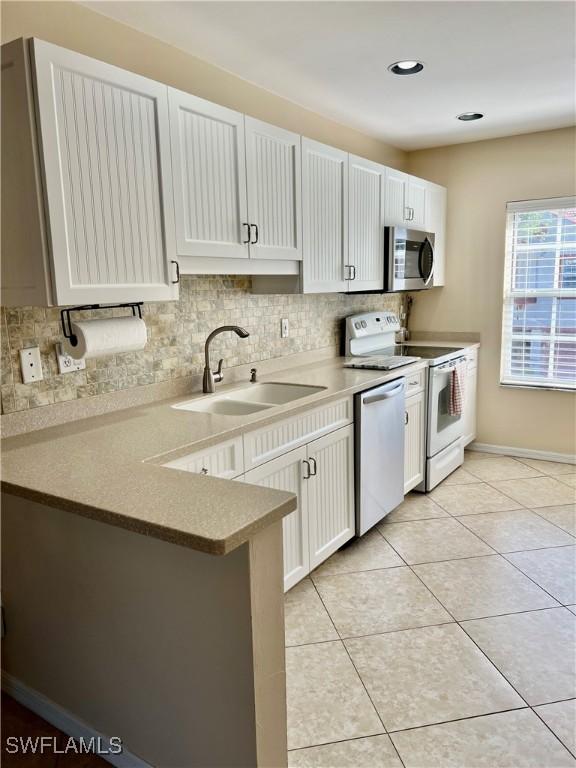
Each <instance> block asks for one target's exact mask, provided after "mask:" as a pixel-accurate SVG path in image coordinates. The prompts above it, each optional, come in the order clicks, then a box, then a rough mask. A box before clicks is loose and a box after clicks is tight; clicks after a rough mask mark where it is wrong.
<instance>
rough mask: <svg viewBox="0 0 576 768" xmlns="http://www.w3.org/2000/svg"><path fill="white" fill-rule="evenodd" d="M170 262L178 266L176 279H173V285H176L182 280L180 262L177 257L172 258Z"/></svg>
mask: <svg viewBox="0 0 576 768" xmlns="http://www.w3.org/2000/svg"><path fill="white" fill-rule="evenodd" d="M170 263H171V264H174V266H175V267H176V280H172V285H176V283H179V282H180V264H179V263H178V262H177V261H176V259H170Z"/></svg>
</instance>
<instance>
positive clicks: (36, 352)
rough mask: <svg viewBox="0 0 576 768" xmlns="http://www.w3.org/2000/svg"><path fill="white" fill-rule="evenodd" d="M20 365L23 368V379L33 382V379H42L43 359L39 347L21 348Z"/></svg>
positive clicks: (28, 382) (25, 381) (25, 382)
mask: <svg viewBox="0 0 576 768" xmlns="http://www.w3.org/2000/svg"><path fill="white" fill-rule="evenodd" d="M20 367H21V369H22V381H23V382H24V384H31V383H32V382H33V381H42V379H43V378H44V374H43V373H42V360H41V359H40V348H39V347H25V348H24V349H21V350H20Z"/></svg>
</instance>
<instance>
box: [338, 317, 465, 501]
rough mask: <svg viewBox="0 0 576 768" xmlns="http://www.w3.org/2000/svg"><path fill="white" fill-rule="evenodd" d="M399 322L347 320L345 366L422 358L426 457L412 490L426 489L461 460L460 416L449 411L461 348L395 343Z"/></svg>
mask: <svg viewBox="0 0 576 768" xmlns="http://www.w3.org/2000/svg"><path fill="white" fill-rule="evenodd" d="M399 330H400V321H399V319H398V317H397V315H395V314H394V312H387V311H384V312H364V313H362V314H359V315H351V316H350V317H347V318H346V329H345V355H346V359H345V362H344V366H345V367H347V368H368V369H374V370H383V371H389V370H395V369H400V370H399V373H400V372H401V369H402V366H404V365H409V364H410V363H413V362H416V361H417V360H420V359H424V360H426V361H427V363H428V372H427V398H426V402H427V415H426V441H425V445H426V456H425V467H426V470H425V476H424V481H423V482H422V483H421V484H420V485H419V486H417V488H416V489H415V490H418V491H423V492H425V491H430V490H432V488H434V487H435V486H436V485H438V483H440V482H441V481H442V480H444V478H445V477H447V476H448V475H449V474H450V473H451V472H453V471H454V470H455V469H457V468H458V467H459V466H461V465H462V463H463V461H464V445H463V441H462V435H463V426H464V425H463V418H462V414H461V413H460V414H453V413H450V408H449V403H450V388H451V383H452V371H453V370H454V369H455V368H459V369H460V371H461V372H462V373H463V372H464V371H463V369H464V367H465V362H466V354H465V351H464V348H463V347H432V346H427V345H424V344H418V343H417V342H416V343H414V342H411V343H409V344H396V341H395V338H396V332H397V331H399Z"/></svg>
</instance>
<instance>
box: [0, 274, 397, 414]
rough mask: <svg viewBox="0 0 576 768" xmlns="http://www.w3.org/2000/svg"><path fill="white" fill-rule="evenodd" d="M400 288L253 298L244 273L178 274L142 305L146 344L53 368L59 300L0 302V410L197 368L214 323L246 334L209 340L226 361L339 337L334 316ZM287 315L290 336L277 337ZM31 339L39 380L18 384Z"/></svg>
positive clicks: (383, 302)
mask: <svg viewBox="0 0 576 768" xmlns="http://www.w3.org/2000/svg"><path fill="white" fill-rule="evenodd" d="M399 302H400V297H399V295H398V294H387V295H381V294H365V295H349V296H347V295H345V294H313V295H277V294H274V295H258V294H253V293H251V279H250V277H244V276H201V277H192V276H186V277H183V278H182V281H181V284H180V299H179V301H177V302H162V303H161V302H156V303H146V304H144V307H143V317H144V320H145V322H146V326H147V329H148V344H147V345H146V348H145V349H144V350H142V351H141V352H127V353H124V354H118V355H111V356H109V357H103V358H98V359H95V360H87V361H86V370H84V371H77V372H73V373H66V374H62V375H60V374H59V373H58V366H57V362H56V352H55V344H57V343H58V342H60V341H62V330H61V327H60V310H59V308H57V307H53V308H42V307H19V308H5V307H2V308H1V323H2V327H1V361H2V374H1V375H2V378H1V388H0V393H1V396H2V412H3V413H11V412H14V411H22V410H26V409H28V408H35V407H37V406H41V405H48V404H50V403H59V402H63V401H66V400H75V399H77V398H82V397H91V396H93V395H100V394H105V393H108V392H114V391H118V390H121V389H128V388H131V387H138V386H142V385H146V384H154V383H157V382H163V381H167V380H169V379H176V378H180V377H187V376H191V375H193V374H199V373H202V369H203V367H204V356H203V355H204V341H205V339H206V336H207V335H208V333H209V332H210V331H211V330H213V329H214V328H216V327H217V326H219V325H227V324H237V325H241V326H243V327H245V328H246V329H247V330H248V331H249V332H250V337H249V338H247V339H238V338H237V337H236V336H235V335H234V334H223V335H222V336H219V337H218V338H217V339H215V340H214V342H213V344H212V360H213V361H214V364H215V363H216V362H217V360H218V357H223V358H224V360H225V366H226V367H232V366H234V365H242V364H245V363H251V362H258V361H259V360H267V359H270V358H276V357H282V356H284V355H289V354H292V353H295V352H305V351H309V350H314V349H321V348H323V347H336V346H337V345H338V344H339V343H340V336H341V322H340V321H341V319H342V318H343V317H345V316H346V315H349V314H352V313H353V312H361V311H365V310H372V309H390V310H395V311H398V309H399ZM114 312H117V314H118V315H122V314H126V310H110V311H101V312H97V313H96V312H85V313H83V315H84V316H85V317H91V316H93V317H102V316H104V315H105V314H109V315H113V314H114ZM283 317H287V318H288V320H289V322H290V336H289V338H287V339H281V338H280V320H281V318H283ZM30 346H39V347H40V351H41V354H42V368H43V372H44V379H43V380H42V381H39V382H34V383H32V384H23V383H22V376H21V372H20V358H19V354H18V353H19V350H20V349H22V348H23V347H30Z"/></svg>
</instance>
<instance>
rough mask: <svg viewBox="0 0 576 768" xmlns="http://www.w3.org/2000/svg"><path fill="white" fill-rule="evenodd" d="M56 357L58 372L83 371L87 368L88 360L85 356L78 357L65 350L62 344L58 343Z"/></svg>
mask: <svg viewBox="0 0 576 768" xmlns="http://www.w3.org/2000/svg"><path fill="white" fill-rule="evenodd" d="M56 358H57V360H58V372H59V373H70V372H71V371H82V370H84V368H86V360H85V359H84V358H83V357H80V358H78V359H76V358H75V357H70V355H69V354H68V353H67V352H65V351H64V348H63V347H62V344H56Z"/></svg>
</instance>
